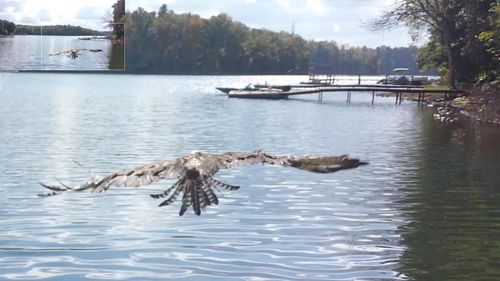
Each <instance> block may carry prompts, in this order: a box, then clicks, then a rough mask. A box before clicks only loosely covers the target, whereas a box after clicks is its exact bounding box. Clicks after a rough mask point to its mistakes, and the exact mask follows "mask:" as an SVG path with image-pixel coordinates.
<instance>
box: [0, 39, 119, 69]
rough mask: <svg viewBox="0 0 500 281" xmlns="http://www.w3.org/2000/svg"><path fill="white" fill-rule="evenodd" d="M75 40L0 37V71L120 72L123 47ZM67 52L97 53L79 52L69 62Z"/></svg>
mask: <svg viewBox="0 0 500 281" xmlns="http://www.w3.org/2000/svg"><path fill="white" fill-rule="evenodd" d="M78 37H79V36H49V35H44V36H36V35H16V36H6V37H0V50H2V52H0V68H1V70H108V69H117V70H121V69H123V68H124V50H123V45H116V44H112V43H111V41H110V40H79V39H78ZM71 49H101V50H102V52H95V53H94V52H86V51H81V52H79V56H78V58H76V59H74V60H73V59H69V58H68V57H67V56H66V55H67V53H61V54H60V55H52V56H50V55H51V54H57V53H60V52H65V51H68V50H71Z"/></svg>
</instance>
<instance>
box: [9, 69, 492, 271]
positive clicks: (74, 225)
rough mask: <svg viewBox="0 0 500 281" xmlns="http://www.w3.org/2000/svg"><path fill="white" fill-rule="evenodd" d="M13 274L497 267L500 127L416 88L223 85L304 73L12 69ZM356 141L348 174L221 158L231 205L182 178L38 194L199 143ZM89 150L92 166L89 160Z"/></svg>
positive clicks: (207, 147)
mask: <svg viewBox="0 0 500 281" xmlns="http://www.w3.org/2000/svg"><path fill="white" fill-rule="evenodd" d="M1 76H2V80H1V81H2V84H1V85H0V86H1V88H0V99H1V103H0V121H1V122H0V132H1V135H0V143H1V144H2V146H0V169H1V174H0V182H1V183H2V185H1V188H0V279H44V280H81V279H85V278H88V279H103V280H160V279H168V278H172V279H180V280H495V279H497V280H498V278H499V277H500V270H499V268H500V264H499V262H498V261H499V260H500V244H499V243H498V241H499V240H498V237H500V204H499V202H500V190H499V186H498V182H500V163H499V160H498V159H500V151H499V148H498V147H499V146H498V140H499V139H500V136H499V132H498V129H497V128H489V129H488V128H483V127H482V126H479V125H471V124H467V123H463V124H453V125H446V124H442V123H440V122H439V121H436V120H433V119H432V110H429V109H427V108H424V109H422V108H419V107H417V105H416V104H414V103H409V102H404V103H403V104H402V105H401V106H395V105H394V99H393V98H381V97H377V98H376V99H375V105H374V106H371V94H367V95H365V94H358V93H353V95H352V102H351V104H349V105H348V104H346V103H345V98H346V97H345V94H342V93H335V94H324V96H323V102H322V103H318V102H317V101H316V99H317V96H308V97H296V98H294V99H290V100H279V101H266V100H240V99H228V98H227V97H226V96H225V95H223V94H221V93H219V92H217V91H216V90H215V89H214V87H216V86H244V85H245V84H246V83H247V82H265V81H267V82H268V83H272V82H281V83H287V82H298V81H301V80H304V79H305V78H306V77H296V76H283V77H277V76H262V77H256V76H253V77H246V76H235V77H231V76H222V77H220V76H212V77H210V76H201V77H200V76H131V75H75V74H1ZM256 149H262V150H264V151H266V152H269V153H274V154H295V155H304V154H317V155H337V154H343V153H349V154H350V155H351V156H352V157H359V158H361V159H362V160H365V161H369V162H370V165H369V166H364V167H360V168H358V169H355V170H349V171H341V172H338V173H334V174H313V173H308V172H305V171H301V170H295V169H292V168H282V167H272V166H260V165H258V166H252V167H247V168H240V169H233V170H226V171H222V172H219V173H218V174H217V175H216V177H217V178H218V179H221V180H223V181H224V182H227V183H231V184H237V185H240V186H241V188H240V190H238V191H233V192H229V191H224V192H223V194H222V195H220V196H219V197H220V204H219V205H218V206H211V207H209V208H208V209H207V211H206V212H205V213H203V214H202V216H200V217H198V216H196V215H194V214H193V213H192V212H191V211H188V212H187V213H186V214H185V215H184V216H183V217H179V216H178V215H177V214H178V209H179V202H176V203H175V204H174V205H173V206H167V207H162V208H159V207H157V204H158V203H159V202H158V201H155V200H154V199H152V198H151V197H149V195H148V194H150V193H153V192H158V191H162V190H164V189H166V188H167V187H168V186H169V185H170V184H171V183H172V181H167V182H162V183H159V184H155V185H152V186H147V187H144V188H140V189H126V188H121V189H113V190H109V192H107V193H103V194H92V193H79V194H76V193H74V194H66V195H61V196H55V197H52V198H40V197H37V196H36V195H37V194H38V193H41V192H45V191H46V190H43V189H42V187H41V186H39V185H38V182H46V183H56V179H59V180H61V181H63V182H65V183H67V184H75V185H76V184H78V183H80V182H81V181H83V180H85V179H86V178H87V177H88V175H89V174H88V170H92V172H93V173H96V174H100V175H107V174H108V173H111V172H115V171H118V170H121V169H125V168H129V167H133V166H135V165H140V164H145V163H148V162H150V161H154V160H161V159H172V158H175V157H178V156H182V155H185V154H186V153H189V152H191V151H193V150H201V151H206V152H213V153H217V152H226V151H253V150H256ZM73 160H75V161H78V162H79V163H81V164H82V165H84V166H85V167H86V168H82V167H80V166H78V165H76V164H75V163H74V162H73Z"/></svg>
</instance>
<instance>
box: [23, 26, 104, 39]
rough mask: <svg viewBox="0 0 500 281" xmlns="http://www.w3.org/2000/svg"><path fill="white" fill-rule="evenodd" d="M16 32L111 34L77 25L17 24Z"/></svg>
mask: <svg viewBox="0 0 500 281" xmlns="http://www.w3.org/2000/svg"><path fill="white" fill-rule="evenodd" d="M16 34H18V35H40V34H42V35H61V36H71V35H82V36H91V35H94V36H104V35H111V32H109V31H98V30H93V29H89V28H84V27H81V26H75V25H69V24H66V25H42V26H40V25H24V24H18V25H16Z"/></svg>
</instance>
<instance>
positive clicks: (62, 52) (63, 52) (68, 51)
mask: <svg viewBox="0 0 500 281" xmlns="http://www.w3.org/2000/svg"><path fill="white" fill-rule="evenodd" d="M71 51H73V49H71V50H67V51H61V52H59V53H55V54H49V57H51V56H58V55H62V54H69V53H71Z"/></svg>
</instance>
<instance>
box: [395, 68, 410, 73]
mask: <svg viewBox="0 0 500 281" xmlns="http://www.w3.org/2000/svg"><path fill="white" fill-rule="evenodd" d="M408 70H410V69H409V68H407V67H398V68H394V69H393V70H392V71H394V72H396V73H405V72H406V71H408Z"/></svg>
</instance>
